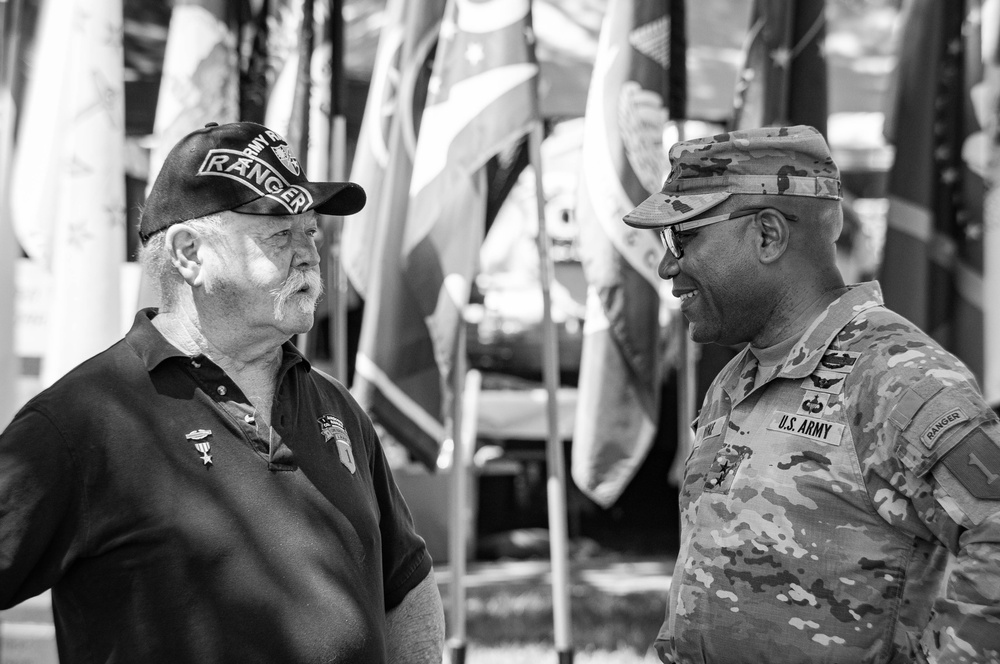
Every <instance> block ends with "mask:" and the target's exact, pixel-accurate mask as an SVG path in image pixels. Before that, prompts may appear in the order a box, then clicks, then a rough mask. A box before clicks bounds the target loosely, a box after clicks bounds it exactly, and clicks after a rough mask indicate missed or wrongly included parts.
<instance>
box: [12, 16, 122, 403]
mask: <svg viewBox="0 0 1000 664" xmlns="http://www.w3.org/2000/svg"><path fill="white" fill-rule="evenodd" d="M37 30H38V32H37V38H36V43H35V48H34V53H35V60H34V63H33V67H32V71H31V78H30V80H29V82H28V88H27V91H26V97H25V101H24V107H23V112H22V114H21V126H20V132H19V135H18V140H17V146H16V154H15V162H14V171H13V177H12V181H11V190H10V191H11V211H12V213H13V219H14V228H15V232H16V234H17V237H18V240H19V241H20V243H21V246H22V247H23V248H24V250H25V251H26V252H27V254H28V255H29V256H30V257H31V259H32V260H37V261H39V262H40V263H42V264H43V265H44V266H45V267H46V268H47V269H48V271H49V273H50V274H51V282H50V283H51V286H50V288H51V290H50V297H49V306H48V317H47V320H46V328H47V335H48V337H47V341H46V345H45V348H46V351H45V357H44V358H43V360H42V383H43V384H44V385H49V384H51V383H52V382H53V381H55V380H56V379H57V378H59V377H60V376H61V375H62V374H64V373H65V372H66V371H68V370H69V369H71V368H73V367H74V366H75V365H76V364H78V363H79V362H81V361H82V360H84V359H86V358H88V357H90V356H91V355H94V354H95V353H98V352H100V351H102V350H104V349H105V348H107V347H108V346H110V345H111V344H112V343H114V342H115V340H116V339H118V337H119V336H120V335H121V331H122V330H121V318H122V313H121V306H120V293H119V291H120V285H119V284H120V278H121V276H120V270H121V265H122V263H123V262H124V261H125V232H126V231H125V170H124V164H123V157H124V151H125V103H124V58H123V55H122V3H121V0H65V1H62V2H55V1H48V2H44V3H42V8H41V15H40V17H39V23H38V28H37Z"/></svg>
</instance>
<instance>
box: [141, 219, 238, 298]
mask: <svg viewBox="0 0 1000 664" xmlns="http://www.w3.org/2000/svg"><path fill="white" fill-rule="evenodd" d="M183 223H184V225H185V226H189V227H191V229H192V230H195V231H197V232H198V233H200V234H202V235H204V236H206V237H218V236H219V235H221V234H222V223H223V222H222V215H221V214H219V213H216V214H210V215H206V216H204V217H199V218H197V219H190V220H188V221H185V222H183ZM168 228H169V226H168ZM166 230H167V229H166V228H165V229H163V230H161V231H159V232H157V233H154V234H153V235H152V236H150V238H149V239H148V240H146V243H145V244H144V245H142V246H141V247H140V248H139V256H138V259H139V264H140V265H142V269H143V270H144V271H145V273H146V276H147V277H149V279H150V281H152V282H153V283H155V284H158V285H159V288H160V308H161V309H162V310H169V309H170V308H171V307H173V305H174V304H175V303H176V302H177V294H178V292H179V290H180V287H181V286H182V285H183V284H184V279H183V278H182V277H181V275H180V272H178V271H177V268H176V267H174V263H173V259H172V257H171V255H170V247H168V246H167V232H166Z"/></svg>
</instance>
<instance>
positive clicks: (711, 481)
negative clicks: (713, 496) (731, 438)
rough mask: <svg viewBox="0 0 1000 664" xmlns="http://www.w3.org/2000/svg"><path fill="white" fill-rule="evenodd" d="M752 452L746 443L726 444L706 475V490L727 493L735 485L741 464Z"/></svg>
mask: <svg viewBox="0 0 1000 664" xmlns="http://www.w3.org/2000/svg"><path fill="white" fill-rule="evenodd" d="M751 454H753V450H751V449H750V448H749V447H747V446H745V445H726V446H724V447H723V448H722V449H721V450H719V453H718V454H717V455H716V457H715V461H714V462H712V467H711V468H709V470H708V473H707V475H706V476H705V491H708V492H711V493H727V492H728V491H729V489H730V487H732V485H733V479H734V478H735V477H736V471H737V469H739V467H740V464H741V463H743V460H744V459H746V458H747V457H749V456H750V455H751Z"/></svg>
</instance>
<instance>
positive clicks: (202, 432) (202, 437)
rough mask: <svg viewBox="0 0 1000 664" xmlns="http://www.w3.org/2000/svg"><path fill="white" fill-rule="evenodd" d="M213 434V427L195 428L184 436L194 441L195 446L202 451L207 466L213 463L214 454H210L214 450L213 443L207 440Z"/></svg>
mask: <svg viewBox="0 0 1000 664" xmlns="http://www.w3.org/2000/svg"><path fill="white" fill-rule="evenodd" d="M211 435H212V430H211V429H195V430H194V431H192V432H190V433H188V434H185V436H184V437H185V438H187V439H188V440H191V441H194V447H195V449H196V450H198V451H199V452H200V453H201V460H202V462H203V463H204V464H205V465H206V466H211V465H212V455H211V454H209V452H210V451H211V450H212V444H211V443H210V442H209V441H208V440H206V439H207V438H208V437H209V436H211Z"/></svg>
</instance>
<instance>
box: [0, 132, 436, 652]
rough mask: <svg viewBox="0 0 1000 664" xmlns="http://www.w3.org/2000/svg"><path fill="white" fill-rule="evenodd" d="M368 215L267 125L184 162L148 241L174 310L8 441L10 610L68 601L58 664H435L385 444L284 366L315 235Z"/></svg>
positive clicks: (334, 394)
mask: <svg viewBox="0 0 1000 664" xmlns="http://www.w3.org/2000/svg"><path fill="white" fill-rule="evenodd" d="M364 202H365V194H364V192H363V191H362V190H361V188H360V187H358V186H357V185H355V184H352V183H333V182H309V181H308V180H307V179H306V178H305V175H304V174H303V173H302V172H301V170H300V166H299V164H298V162H297V161H296V160H295V158H294V157H293V156H292V154H291V153H290V151H289V148H288V145H287V144H286V143H285V141H284V139H282V138H281V137H280V136H279V135H277V134H276V133H274V132H273V131H271V130H269V129H267V128H265V127H263V126H260V125H257V124H253V123H247V122H243V123H234V124H228V125H223V126H218V125H215V124H210V125H208V126H206V127H205V128H204V129H199V130H197V131H195V132H192V133H191V134H189V135H188V136H186V137H185V138H183V139H182V140H181V141H180V142H179V143H178V144H177V146H175V147H174V149H173V150H172V151H171V152H170V154H169V156H168V157H167V159H166V161H165V163H164V165H163V169H162V171H161V173H160V175H159V176H158V178H157V180H156V182H155V183H154V185H153V188H152V190H151V192H150V195H149V198H148V201H147V205H146V208H145V210H144V211H143V215H142V220H141V223H140V237H141V238H142V241H143V244H144V247H143V250H142V261H143V263H144V264H145V267H146V269H147V270H148V271H149V273H150V274H151V276H152V277H153V278H154V279H156V280H157V281H158V283H159V286H160V291H161V301H162V307H161V308H160V309H159V311H157V310H155V309H147V310H144V311H141V312H139V314H138V315H137V316H136V318H135V323H134V324H133V327H132V329H131V330H130V331H129V332H128V334H126V336H125V338H124V339H123V340H122V341H120V342H118V343H117V344H115V345H114V346H112V347H111V348H110V349H108V350H107V351H105V352H103V353H101V354H99V355H97V356H96V357H94V358H92V359H90V360H88V361H87V362H84V363H83V364H81V365H80V366H79V367H77V368H76V369H74V370H73V371H71V372H70V373H69V374H68V375H66V376H65V377H64V378H63V379H61V380H60V381H58V382H57V383H56V384H55V385H53V386H52V387H50V388H49V389H47V390H45V391H44V392H42V393H41V394H40V395H38V396H37V397H35V398H34V399H32V400H31V401H30V402H29V403H28V404H27V405H26V406H25V407H24V408H23V409H22V410H21V411H20V412H19V413H18V414H17V415H16V417H15V418H14V420H13V422H12V423H11V424H10V426H9V427H8V428H7V429H6V430H5V431H4V432H3V434H2V435H0V608H6V607H9V606H11V605H13V604H16V603H18V602H20V601H22V600H25V599H27V598H29V597H32V596H33V595H37V594H38V593H40V592H42V591H43V590H46V589H47V588H51V589H52V599H53V612H54V616H55V622H56V635H57V641H58V646H59V656H60V661H61V662H63V664H69V663H72V662H87V663H90V662H164V663H177V662H193V663H198V664H203V663H207V662H234V663H235V662H239V663H241V664H244V663H246V662H282V663H295V662H302V663H307V662H316V663H319V662H358V663H361V662H365V663H369V662H407V663H409V662H440V660H441V652H442V649H443V631H444V630H443V624H444V616H443V611H442V609H441V599H440V596H439V595H438V590H437V587H436V585H435V583H434V578H433V574H432V570H431V560H430V557H429V555H428V552H427V549H426V547H425V545H424V542H423V540H422V539H421V538H420V537H419V536H418V535H417V534H416V533H415V532H414V529H413V524H412V521H411V518H410V514H409V512H408V510H407V507H406V504H405V503H404V501H403V499H402V497H401V496H400V494H399V491H398V490H397V488H396V485H395V483H394V482H393V479H392V474H391V472H390V470H389V467H388V465H387V463H386V459H385V457H384V456H383V454H382V449H381V446H380V444H379V440H378V437H377V435H376V433H375V430H374V429H373V428H372V424H371V421H370V420H369V419H368V417H367V416H366V415H365V413H364V412H363V410H362V409H361V408H360V407H359V406H358V404H357V403H356V402H355V401H354V400H353V399H352V398H351V396H350V394H349V392H348V391H347V389H345V388H344V386H342V385H340V384H338V383H336V382H335V381H333V380H332V379H330V378H329V377H327V376H325V375H323V374H321V373H320V372H319V371H317V370H316V369H314V368H312V367H310V365H309V362H308V361H306V360H305V358H303V357H302V356H301V355H300V354H299V353H298V352H297V351H296V349H295V347H294V346H293V345H292V344H291V343H290V342H289V339H290V338H291V337H292V336H293V335H295V334H297V333H302V332H305V331H307V330H308V329H309V328H310V327H311V326H312V324H313V315H314V308H315V305H316V300H317V298H318V297H319V295H320V292H321V281H320V277H319V253H318V252H317V248H316V235H317V233H318V227H317V217H316V215H317V213H325V214H337V215H346V214H353V213H355V212H357V211H358V210H360V209H361V208H362V206H363V205H364ZM67 332H68V333H72V332H71V331H67Z"/></svg>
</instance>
